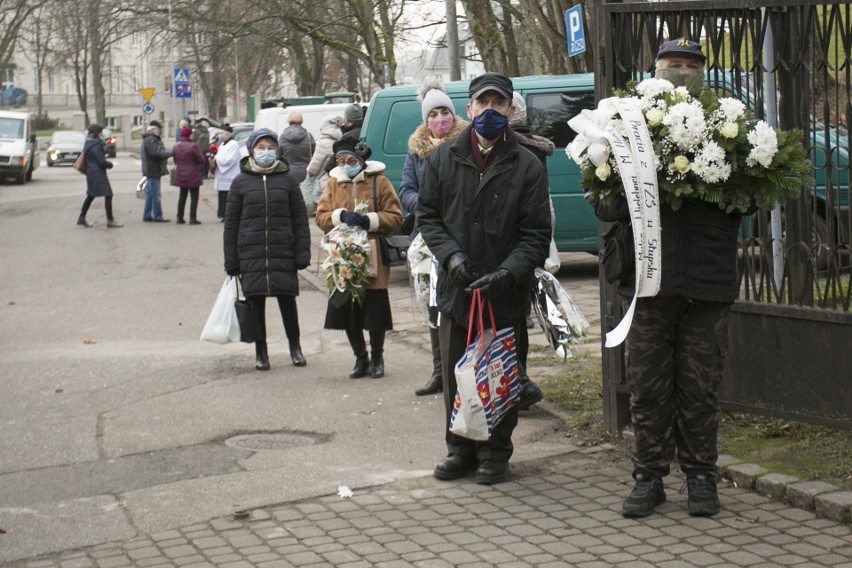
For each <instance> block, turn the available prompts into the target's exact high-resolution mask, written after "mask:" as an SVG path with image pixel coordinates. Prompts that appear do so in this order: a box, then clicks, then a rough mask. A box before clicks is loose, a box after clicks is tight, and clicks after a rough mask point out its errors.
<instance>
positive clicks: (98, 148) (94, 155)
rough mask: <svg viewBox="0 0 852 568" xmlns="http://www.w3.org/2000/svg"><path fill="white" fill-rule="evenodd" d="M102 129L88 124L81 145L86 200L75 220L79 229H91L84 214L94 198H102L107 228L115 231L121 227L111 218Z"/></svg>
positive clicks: (97, 125) (107, 164)
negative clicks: (84, 160)
mask: <svg viewBox="0 0 852 568" xmlns="http://www.w3.org/2000/svg"><path fill="white" fill-rule="evenodd" d="M103 130H104V127H103V126H101V125H100V124H90V125H89V128H88V129H87V133H86V141H85V142H84V143H83V154H84V155H85V156H86V199H85V200H84V201H83V208H82V209H81V210H80V216H79V217H78V218H77V224H78V225H80V226H81V227H91V225H90V224H89V223H87V222H86V213H88V212H89V207H90V206H91V205H92V201H94V200H95V198H96V197H103V198H104V208H105V209H106V218H107V228H109V229H117V228H119V227H123V226H124V225H121V224H120V223H117V222H116V220H115V218H114V217H113V216H112V186H110V183H109V178H107V174H106V171H107V170H108V169H111V168H112V162H109V161H107V159H106V153H105V152H104V141H103V140H102V138H101V134H102V133H103Z"/></svg>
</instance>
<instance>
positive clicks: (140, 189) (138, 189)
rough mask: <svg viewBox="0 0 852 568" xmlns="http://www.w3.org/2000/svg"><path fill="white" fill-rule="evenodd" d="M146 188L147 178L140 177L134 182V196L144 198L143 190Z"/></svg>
mask: <svg viewBox="0 0 852 568" xmlns="http://www.w3.org/2000/svg"><path fill="white" fill-rule="evenodd" d="M147 189H148V178H146V177H144V176H143V177H142V179H140V180H139V182H138V183H137V184H136V197H138V198H139V199H145V191H146V190H147Z"/></svg>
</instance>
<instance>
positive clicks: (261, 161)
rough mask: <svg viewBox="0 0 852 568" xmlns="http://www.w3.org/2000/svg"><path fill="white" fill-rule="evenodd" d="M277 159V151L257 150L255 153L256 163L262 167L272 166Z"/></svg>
mask: <svg viewBox="0 0 852 568" xmlns="http://www.w3.org/2000/svg"><path fill="white" fill-rule="evenodd" d="M277 157H278V152H277V151H276V150H257V151H256V152H255V153H254V161H255V162H257V163H258V165H261V166H271V165H272V162H274V161H275V158H277Z"/></svg>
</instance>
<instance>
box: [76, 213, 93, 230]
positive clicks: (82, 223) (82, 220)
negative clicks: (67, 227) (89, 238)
mask: <svg viewBox="0 0 852 568" xmlns="http://www.w3.org/2000/svg"><path fill="white" fill-rule="evenodd" d="M77 224H78V225H80V226H81V227H86V228H87V229H88V228H89V227H91V225H90V224H88V223H86V216H85V215H80V216H79V217H77Z"/></svg>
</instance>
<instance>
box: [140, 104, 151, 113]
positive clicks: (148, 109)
mask: <svg viewBox="0 0 852 568" xmlns="http://www.w3.org/2000/svg"><path fill="white" fill-rule="evenodd" d="M142 114H154V105H152V104H151V103H145V104H144V105H142Z"/></svg>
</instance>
